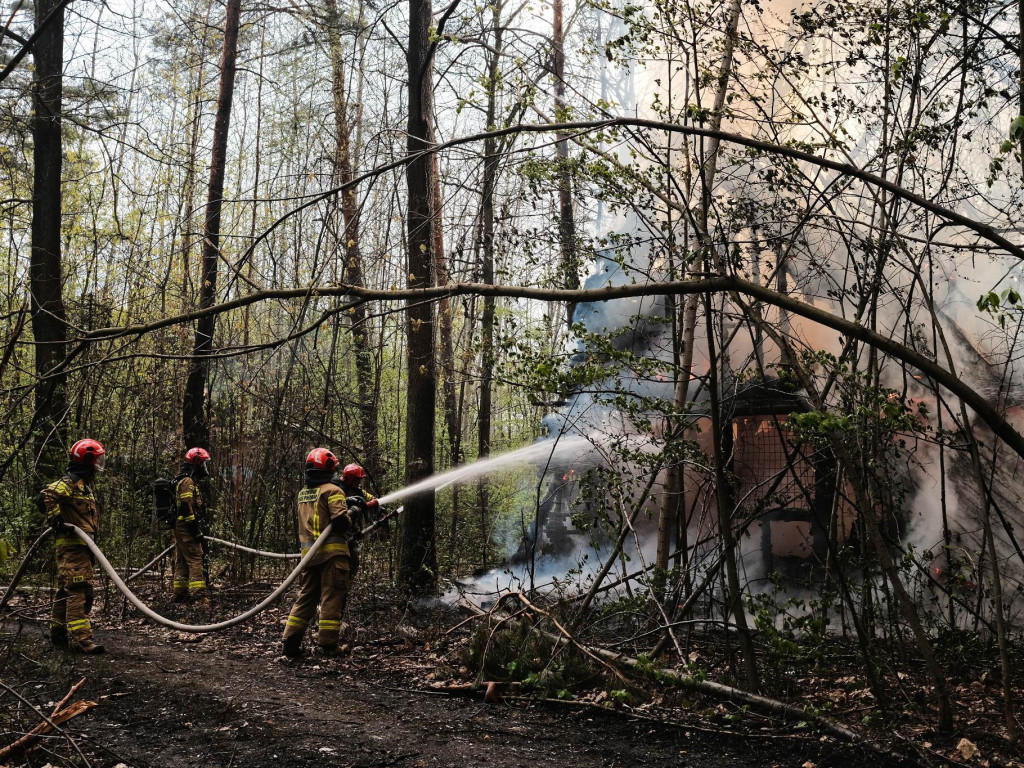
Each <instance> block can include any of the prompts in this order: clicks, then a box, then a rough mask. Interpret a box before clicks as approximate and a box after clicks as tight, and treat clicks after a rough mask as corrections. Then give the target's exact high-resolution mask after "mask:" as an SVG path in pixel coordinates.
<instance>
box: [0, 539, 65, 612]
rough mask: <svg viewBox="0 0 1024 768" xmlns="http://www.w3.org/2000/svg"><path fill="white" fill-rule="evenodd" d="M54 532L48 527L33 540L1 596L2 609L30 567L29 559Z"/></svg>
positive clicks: (0, 607) (0, 604) (0, 608)
mask: <svg viewBox="0 0 1024 768" xmlns="http://www.w3.org/2000/svg"><path fill="white" fill-rule="evenodd" d="M51 533H53V529H52V528H47V529H46V530H44V531H43V532H42V533H41V534H39V538H38V539H36V540H35V541H33V542H32V546H30V547H29V548H28V552H26V553H25V556H24V557H23V558H22V559H21V564H20V565H19V566H18V570H16V571H15V572H14V576H12V577H11V583H10V584H9V585H8V586H7V591H6V592H4V596H3V597H2V598H0V610H2V609H3V607H4V606H5V605H7V601H8V600H10V599H11V596H12V595H13V594H14V589H15V587H17V586H18V582H19V581H21V577H22V576H23V575H24V574H25V569H26V568H27V567H28V561H29V560H31V559H32V555H33V554H35V551H36V550H37V549H39V545H40V544H42V543H43V541H44V540H45V539H46V537H47V536H49V535H50V534H51Z"/></svg>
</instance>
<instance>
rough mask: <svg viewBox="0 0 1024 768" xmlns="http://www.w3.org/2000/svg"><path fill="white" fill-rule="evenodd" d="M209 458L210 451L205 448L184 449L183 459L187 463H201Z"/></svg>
mask: <svg viewBox="0 0 1024 768" xmlns="http://www.w3.org/2000/svg"><path fill="white" fill-rule="evenodd" d="M209 460H210V452H209V451H207V450H206V449H205V448H189V449H188V450H187V451H185V461H186V462H187V463H188V464H202V463H203V462H204V461H209Z"/></svg>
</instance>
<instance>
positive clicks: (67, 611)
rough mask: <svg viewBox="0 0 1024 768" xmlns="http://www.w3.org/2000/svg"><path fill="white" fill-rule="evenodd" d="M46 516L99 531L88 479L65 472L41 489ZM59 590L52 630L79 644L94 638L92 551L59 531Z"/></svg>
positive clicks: (93, 532)
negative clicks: (90, 619)
mask: <svg viewBox="0 0 1024 768" xmlns="http://www.w3.org/2000/svg"><path fill="white" fill-rule="evenodd" d="M42 496H43V501H44V504H45V507H46V520H47V522H48V523H50V524H53V523H54V521H55V520H56V519H58V518H59V519H60V520H61V522H63V523H68V524H71V525H77V526H78V527H79V528H81V529H82V530H83V531H85V532H86V533H88V534H89V535H90V536H92V537H95V536H96V533H97V532H98V531H99V504H97V502H96V496H95V495H94V494H93V492H92V489H91V488H90V487H89V486H88V485H87V484H86V482H85V480H83V479H82V478H80V477H75V476H74V475H64V477H62V478H61V479H60V480H57V481H56V482H53V483H50V484H49V485H47V486H46V487H45V488H44V489H43V491H42ZM54 546H55V550H56V552H55V554H56V561H57V592H56V594H55V595H54V600H53V611H52V613H51V614H50V631H51V633H60V632H64V631H66V632H67V635H68V636H69V637H70V638H71V639H72V640H73V641H74V642H76V643H78V644H79V645H88V644H89V643H91V642H92V623H91V622H90V621H89V613H90V612H91V611H92V599H93V588H92V553H91V552H90V551H89V548H88V547H87V546H86V545H85V542H83V541H82V540H81V539H80V538H78V536H77V535H76V534H74V533H70V532H69V533H63V532H61V531H58V532H57V538H56V541H55V542H54Z"/></svg>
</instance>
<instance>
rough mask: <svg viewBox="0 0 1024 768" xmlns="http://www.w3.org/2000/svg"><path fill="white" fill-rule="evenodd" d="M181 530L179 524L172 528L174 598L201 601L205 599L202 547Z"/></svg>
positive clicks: (194, 538) (191, 536)
mask: <svg viewBox="0 0 1024 768" xmlns="http://www.w3.org/2000/svg"><path fill="white" fill-rule="evenodd" d="M182 528H183V526H182V524H181V523H179V524H178V525H176V526H175V528H174V596H175V597H176V598H184V597H186V596H188V595H191V596H192V598H193V599H202V598H204V597H206V577H205V575H204V574H203V545H202V543H201V542H200V541H199V540H198V539H196V537H195V536H193V535H192V534H190V533H188V532H187V531H184V530H181V529H182Z"/></svg>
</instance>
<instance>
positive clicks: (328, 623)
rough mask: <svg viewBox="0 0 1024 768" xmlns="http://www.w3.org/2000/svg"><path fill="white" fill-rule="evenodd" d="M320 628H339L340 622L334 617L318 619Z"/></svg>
mask: <svg viewBox="0 0 1024 768" xmlns="http://www.w3.org/2000/svg"><path fill="white" fill-rule="evenodd" d="M320 629H341V622H340V621H335V620H334V619H320Z"/></svg>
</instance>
